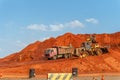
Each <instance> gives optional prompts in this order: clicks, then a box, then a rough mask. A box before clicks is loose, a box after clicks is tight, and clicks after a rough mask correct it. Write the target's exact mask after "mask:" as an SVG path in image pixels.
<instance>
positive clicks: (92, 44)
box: [80, 35, 109, 57]
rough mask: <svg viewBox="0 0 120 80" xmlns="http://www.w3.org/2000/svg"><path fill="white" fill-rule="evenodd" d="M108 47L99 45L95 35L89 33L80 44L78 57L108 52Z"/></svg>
mask: <svg viewBox="0 0 120 80" xmlns="http://www.w3.org/2000/svg"><path fill="white" fill-rule="evenodd" d="M108 52H109V51H108V47H105V46H100V45H99V44H98V42H97V41H96V37H95V35H90V36H89V38H87V40H86V42H83V43H82V44H81V46H80V57H86V56H90V55H92V56H94V55H101V54H105V53H108Z"/></svg>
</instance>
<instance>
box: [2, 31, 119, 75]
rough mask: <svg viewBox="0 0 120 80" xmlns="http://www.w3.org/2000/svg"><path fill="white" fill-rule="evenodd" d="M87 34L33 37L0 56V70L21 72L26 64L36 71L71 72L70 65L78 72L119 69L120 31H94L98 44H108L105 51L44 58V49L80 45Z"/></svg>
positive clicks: (43, 72)
mask: <svg viewBox="0 0 120 80" xmlns="http://www.w3.org/2000/svg"><path fill="white" fill-rule="evenodd" d="M87 37H89V34H77V35H75V34H72V33H66V34H64V35H62V36H59V37H57V38H50V39H47V40H45V41H43V42H40V41H36V42H35V43H32V44H30V45H28V46H27V47H26V48H24V49H23V50H22V51H20V52H18V53H14V54H11V55H9V56H7V57H5V58H3V59H1V60H0V62H1V64H0V72H2V73H4V74H6V73H24V74H27V73H28V70H29V68H35V69H36V72H37V74H47V73H48V72H71V68H72V67H78V68H79V73H92V72H93V73H95V72H120V32H116V33H112V34H105V33H104V34H96V40H97V42H99V44H101V45H108V46H110V52H109V53H108V54H104V55H100V56H89V57H86V58H82V59H81V58H75V57H74V58H71V59H57V60H47V59H45V58H44V57H43V54H44V50H45V49H46V48H49V47H52V46H68V45H69V44H72V46H74V47H79V46H80V45H81V43H82V42H84V41H86V39H87Z"/></svg>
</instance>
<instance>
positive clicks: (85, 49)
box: [45, 35, 108, 59]
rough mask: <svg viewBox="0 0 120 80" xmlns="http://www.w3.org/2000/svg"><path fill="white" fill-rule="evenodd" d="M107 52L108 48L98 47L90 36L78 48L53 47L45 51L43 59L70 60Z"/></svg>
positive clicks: (93, 37)
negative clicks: (75, 57) (73, 57)
mask: <svg viewBox="0 0 120 80" xmlns="http://www.w3.org/2000/svg"><path fill="white" fill-rule="evenodd" d="M107 52H108V48H107V47H104V46H100V45H99V44H98V42H97V41H96V38H95V35H90V37H89V38H87V41H86V42H83V43H82V44H81V46H80V47H79V48H73V47H72V45H71V44H70V45H69V46H54V47H52V48H48V49H46V50H45V57H47V58H48V59H57V58H59V57H63V58H70V57H72V56H77V57H81V58H82V57H86V56H90V55H92V56H94V55H101V54H104V53H107Z"/></svg>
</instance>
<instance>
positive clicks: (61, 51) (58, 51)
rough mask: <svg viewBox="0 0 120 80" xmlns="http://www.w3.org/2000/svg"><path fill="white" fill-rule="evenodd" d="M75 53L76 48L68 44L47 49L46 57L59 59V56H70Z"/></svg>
mask: <svg viewBox="0 0 120 80" xmlns="http://www.w3.org/2000/svg"><path fill="white" fill-rule="evenodd" d="M73 53H74V49H73V48H72V47H68V46H54V47H52V48H48V49H46V50H45V57H47V58H48V59H57V58H59V57H64V58H69V57H71V56H72V54H73Z"/></svg>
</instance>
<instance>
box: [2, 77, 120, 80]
mask: <svg viewBox="0 0 120 80" xmlns="http://www.w3.org/2000/svg"><path fill="white" fill-rule="evenodd" d="M93 78H95V79H93ZM0 80H47V79H46V78H30V79H29V78H2V79H0ZM71 80H101V76H94V77H93V76H80V77H74V79H71ZM104 80H120V76H104Z"/></svg>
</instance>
